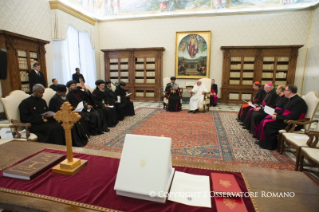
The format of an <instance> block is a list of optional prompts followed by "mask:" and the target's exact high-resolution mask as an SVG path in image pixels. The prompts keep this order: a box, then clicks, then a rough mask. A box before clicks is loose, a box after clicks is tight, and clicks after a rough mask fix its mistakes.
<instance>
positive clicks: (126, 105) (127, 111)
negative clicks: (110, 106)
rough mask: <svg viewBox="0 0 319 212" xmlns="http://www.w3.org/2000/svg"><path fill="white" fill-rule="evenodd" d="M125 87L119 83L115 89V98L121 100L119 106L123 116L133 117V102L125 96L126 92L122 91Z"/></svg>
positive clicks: (124, 84)
mask: <svg viewBox="0 0 319 212" xmlns="http://www.w3.org/2000/svg"><path fill="white" fill-rule="evenodd" d="M125 86H126V83H125V82H120V85H119V86H118V87H117V88H116V90H115V94H116V96H119V97H120V98H121V102H120V104H121V106H122V107H123V109H124V115H125V116H134V115H135V111H134V105H133V101H132V100H131V99H130V97H129V95H128V94H126V92H127V91H126V90H125V89H124V88H125Z"/></svg>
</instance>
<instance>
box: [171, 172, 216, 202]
mask: <svg viewBox="0 0 319 212" xmlns="http://www.w3.org/2000/svg"><path fill="white" fill-rule="evenodd" d="M210 196H211V193H210V187H209V176H201V175H194V174H186V173H183V172H178V171H175V175H174V179H173V183H172V187H171V190H170V192H169V197H168V200H170V201H174V202H179V203H182V204H185V205H191V206H198V207H207V208H211V207H212V204H211V197H210Z"/></svg>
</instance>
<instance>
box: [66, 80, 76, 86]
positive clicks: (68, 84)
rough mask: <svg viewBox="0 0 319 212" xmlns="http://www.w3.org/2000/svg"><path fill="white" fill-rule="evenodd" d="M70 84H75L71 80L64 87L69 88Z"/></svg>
mask: <svg viewBox="0 0 319 212" xmlns="http://www.w3.org/2000/svg"><path fill="white" fill-rule="evenodd" d="M72 84H76V82H75V81H74V80H71V81H69V82H67V83H66V87H70V85H72Z"/></svg>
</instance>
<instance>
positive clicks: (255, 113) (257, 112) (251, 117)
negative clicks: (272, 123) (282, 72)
mask: <svg viewBox="0 0 319 212" xmlns="http://www.w3.org/2000/svg"><path fill="white" fill-rule="evenodd" d="M273 88H274V85H273V84H272V83H271V82H269V83H266V85H265V86H264V91H265V93H266V96H265V97H264V99H263V101H262V103H261V105H260V106H257V107H256V108H252V109H250V110H249V111H248V113H247V115H246V117H245V119H244V127H243V128H244V129H248V130H249V131H250V132H251V133H253V132H254V131H255V128H254V125H255V123H257V122H258V123H259V122H261V120H263V119H264V118H265V117H266V116H267V113H265V112H264V108H265V107H266V106H268V107H271V108H274V107H275V106H276V98H277V93H276V92H275V90H273Z"/></svg>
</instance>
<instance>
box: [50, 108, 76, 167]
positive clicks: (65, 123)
mask: <svg viewBox="0 0 319 212" xmlns="http://www.w3.org/2000/svg"><path fill="white" fill-rule="evenodd" d="M60 109H61V110H59V111H58V112H56V114H55V115H54V116H53V117H54V118H55V120H56V121H57V122H62V127H63V129H64V133H65V141H66V148H67V154H68V162H73V155H72V137H71V129H72V127H73V125H74V123H76V122H78V121H79V120H80V118H81V116H80V115H79V114H78V113H77V112H75V111H72V109H73V108H72V106H71V104H70V103H69V102H64V103H63V104H62V106H61V107H60Z"/></svg>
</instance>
